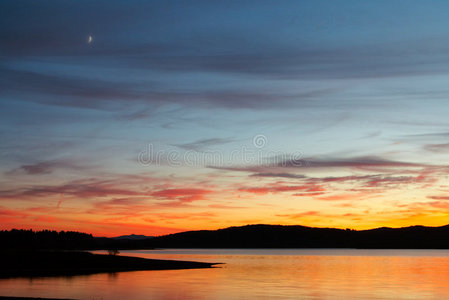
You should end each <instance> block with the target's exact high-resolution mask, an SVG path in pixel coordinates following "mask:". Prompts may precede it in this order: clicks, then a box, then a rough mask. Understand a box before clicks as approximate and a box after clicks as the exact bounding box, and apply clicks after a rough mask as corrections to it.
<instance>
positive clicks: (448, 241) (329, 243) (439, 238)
mask: <svg viewBox="0 0 449 300" xmlns="http://www.w3.org/2000/svg"><path fill="white" fill-rule="evenodd" d="M147 245H148V246H151V247H155V248H374V249H378V248H381V249H387V248H398V249H408V248H410V249H449V225H446V226H441V227H425V226H410V227H403V228H389V227H382V228H376V229H370V230H350V229H336V228H314V227H306V226H300V225H265V224H257V225H246V226H240V227H229V228H224V229H219V230H200V231H187V232H181V233H175V234H170V235H165V236H161V237H155V238H154V239H152V240H148V241H147Z"/></svg>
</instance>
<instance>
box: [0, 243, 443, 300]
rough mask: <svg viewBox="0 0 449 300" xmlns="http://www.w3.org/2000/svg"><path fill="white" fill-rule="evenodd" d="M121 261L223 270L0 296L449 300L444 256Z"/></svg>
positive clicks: (20, 288) (163, 253)
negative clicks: (199, 263)
mask: <svg viewBox="0 0 449 300" xmlns="http://www.w3.org/2000/svg"><path fill="white" fill-rule="evenodd" d="M121 255H129V256H131V255H132V256H140V257H147V258H159V259H178V260H194V261H204V262H222V263H225V264H224V265H221V266H220V267H219V268H213V269H196V270H169V271H137V272H120V273H115V274H96V275H89V276H74V277H57V278H35V279H25V278H20V279H2V280H0V296H34V297H53V298H58V297H59V298H73V299H120V300H123V299H125V300H132V299H449V250H352V249H286V250H271V249H258V250H246V249H231V250H229V249H226V250H224V249H201V250H198V249H181V250H179V249H177V250H174V249H172V250H145V251H143V250H142V251H122V252H121ZM0 267H1V266H0Z"/></svg>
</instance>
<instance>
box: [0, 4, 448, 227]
mask: <svg viewBox="0 0 449 300" xmlns="http://www.w3.org/2000/svg"><path fill="white" fill-rule="evenodd" d="M0 20H1V21H0V23H1V26H0V37H1V40H2V43H1V45H0V137H1V140H2V145H1V146H0V160H1V164H0V172H1V174H2V175H0V176H1V177H0V184H1V186H2V189H1V190H2V194H3V197H4V199H3V200H2V202H1V203H0V206H1V207H3V208H4V209H5V210H8V211H9V210H14V211H15V210H18V211H25V210H27V209H29V208H32V207H35V206H36V205H37V204H36V203H39V204H42V205H43V206H45V207H47V206H46V205H50V204H49V203H50V202H49V201H50V200H47V199H42V198H40V197H37V196H36V197H35V198H33V197H34V196H30V195H28V196H29V197H30V199H28V198H27V199H22V198H23V193H22V194H21V193H20V192H23V191H24V190H26V191H29V190H33V189H36V188H38V189H39V188H42V187H43V186H44V187H48V186H51V187H52V190H53V191H56V190H58V189H57V187H61V186H62V187H67V184H68V183H71V182H74V181H75V182H79V181H80V180H81V182H85V181H82V180H94V179H95V180H97V181H96V182H97V184H98V180H99V179H100V178H110V177H113V178H114V180H117V181H120V178H121V177H120V176H129V175H131V174H132V175H136V174H141V175H142V174H146V175H145V176H147V175H148V174H151V176H152V177H156V178H159V179H161V178H165V179H166V180H167V181H168V182H169V181H170V178H171V177H170V176H178V177H179V178H180V179H178V181H175V180H172V181H171V183H173V182H176V184H178V185H182V186H186V185H187V186H188V185H189V184H190V183H189V182H195V184H197V185H198V184H199V185H201V182H203V181H202V180H206V181H210V182H211V184H212V182H213V185H214V187H216V188H217V187H218V189H222V190H226V191H229V187H228V184H230V183H229V182H231V181H232V180H234V184H239V183H242V182H245V183H247V184H250V185H251V184H253V185H254V184H259V183H258V182H253V181H251V180H255V179H254V178H255V177H248V176H247V175H248V174H247V172H246V171H242V170H244V169H245V168H248V165H250V164H248V162H247V161H244V160H243V159H242V157H241V156H239V155H237V156H231V153H232V152H233V151H234V152H235V151H240V153H241V151H243V150H242V149H250V150H252V151H253V152H254V153H257V154H258V155H261V157H263V161H261V160H259V161H255V160H252V161H251V164H265V165H266V164H267V161H268V162H270V161H272V159H273V158H272V157H271V156H273V155H274V154H276V155H281V158H282V159H284V160H286V159H287V160H288V159H289V158H291V157H293V156H295V155H296V156H298V155H300V156H301V159H304V160H307V161H309V162H310V164H311V165H313V163H314V162H315V163H317V164H318V165H320V168H319V172H318V171H313V170H312V169H313V168H303V169H299V170H298V169H295V170H294V172H293V171H292V170H287V171H288V172H287V171H285V172H284V171H282V172H281V171H280V170H278V169H277V167H274V168H273V170H264V171H265V174H268V173H269V174H273V172H274V171H276V172H278V173H276V174H284V173H289V174H290V173H292V172H293V173H295V174H296V175H298V174H299V175H304V174H305V175H307V176H310V175H309V174H307V172H311V171H313V172H314V174H315V173H317V172H318V173H319V174H315V175H313V176H321V178H324V177H326V176H330V175H332V176H348V174H349V175H351V174H352V175H353V174H354V172H355V171H354V170H353V169H350V170H347V169H341V168H338V170H337V169H335V167H332V165H333V164H329V165H326V164H324V165H326V167H324V166H323V164H322V163H323V161H325V162H330V161H337V162H342V161H345V162H348V161H356V162H359V163H360V162H362V163H363V162H364V163H366V162H367V161H372V160H376V161H378V162H384V161H392V162H407V163H413V164H420V165H421V166H423V165H425V166H426V167H423V168H425V169H426V170H427V171H428V168H429V166H431V167H432V168H435V167H436V166H438V167H439V170H440V169H441V168H444V166H445V164H446V157H447V153H448V150H449V146H448V144H449V142H448V141H447V138H448V136H449V129H448V125H449V124H448V121H447V115H448V113H449V106H448V105H447V101H448V96H449V88H448V85H447V82H448V81H449V39H448V38H447V37H448V36H449V4H448V3H447V1H281V2H279V1H245V2H242V1H226V2H216V1H185V2H184V1H126V2H125V1H20V2H19V1H2V3H1V4H0ZM89 37H91V38H90V41H89ZM258 135H259V136H260V135H262V136H263V137H264V138H265V139H266V140H265V142H266V143H264V146H263V149H261V148H257V147H254V144H253V138H254V137H255V136H258ZM148 145H152V147H154V149H155V151H162V152H164V153H169V152H170V151H171V152H176V153H178V154H179V155H181V156H182V155H183V154H185V151H194V152H195V155H196V159H198V160H199V161H201V162H199V163H197V164H196V165H191V164H190V165H189V164H187V163H186V162H185V161H182V159H181V162H180V163H181V164H180V165H179V166H178V165H177V166H176V167H173V166H167V161H166V159H167V157H165V156H164V157H165V158H164V162H162V163H161V164H158V165H151V166H147V165H145V166H144V165H142V164H139V162H138V159H137V158H138V155H139V153H142V152H145V151H146V149H148ZM210 150H213V151H219V152H220V153H222V154H223V157H225V158H226V159H227V160H226V159H225V160H226V161H225V163H226V165H219V166H216V165H213V164H214V163H215V162H211V161H207V160H204V155H203V154H201V153H204V151H210ZM202 155H203V156H202ZM296 156H295V157H296ZM230 157H232V159H231V158H230ZM230 165H232V167H233V168H234V169H232V168H231V170H229V169H230V168H229V167H230ZM345 166H346V167H347V165H345ZM215 167H218V168H215ZM249 167H251V166H249ZM271 167H273V166H271ZM226 168H228V169H227V170H226ZM235 168H238V169H239V170H240V171H237V170H236V169H235ZM390 171H391V170H377V174H376V175H379V176H384V177H385V176H387V175H391V174H390V173H391V172H390ZM279 172H281V173H279ZM401 172H402V173H401ZM438 172H439V173H438V174H435V178H440V179H441V178H445V176H446V175H445V174H446V173H445V172H441V171H438ZM356 173H357V172H356ZM393 173H394V174H395V176H400V174H403V170H400V171H397V170H396V171H395V172H393ZM230 174H232V175H230ZM305 175H304V176H305ZM148 176H150V175H148ZM203 177H205V178H208V179H204V178H203ZM211 177H213V178H214V179H213V180H211V179H210V178H211ZM256 177H257V176H256ZM284 178H285V177H284ZM364 178H365V179H366V177H364ZM365 179H364V180H365ZM89 182H90V181H89ZM101 182H103V181H101ZM272 183H273V182H272ZM84 184H86V183H84ZM89 184H90V183H89ZM89 184H87V185H89ZM133 184H134V185H133V186H134V188H136V185H137V186H138V183H135V182H134V183H133ZM191 184H192V185H195V184H194V183H191ZM268 184H270V183H268ZM288 184H293V183H292V182H288ZM70 186H71V185H70ZM140 188H141V187H140ZM158 188H160V187H159V186H156V187H155V186H152V185H151V189H158ZM211 188H212V187H211ZM340 188H341V189H342V190H345V189H347V187H340ZM429 188H430V187H429ZM431 188H433V190H432V189H431V190H429V191H428V193H427V194H425V195H422V197H423V198H424V199H426V197H428V196H429V195H428V194H429V193H432V194H433V193H434V192H435V191H438V192H439V193H446V190H445V187H442V184H440V185H438V186H437V187H435V186H432V187H431ZM63 190H64V189H63ZM237 190H239V188H237ZM58 191H59V190H58ZM65 191H66V192H65V193H67V194H70V191H67V190H65ZM271 191H273V190H271ZM392 191H393V192H394V188H393V189H392ZM398 193H399V191H398ZM49 194H52V193H49ZM53 194H58V193H57V192H54V193H53ZM59 194H61V193H59ZM150 194H151V193H150ZM11 195H15V196H11ZM17 195H22V196H17ZM46 195H47V194H46ZM154 195H159V194H154ZM154 195H153V196H154ZM233 195H234V194H233ZM28 196H27V197H28ZM47 196H48V195H47ZM72 196H74V197H75V196H76V195H72ZM125 196H126V195H125ZM128 196H130V197H131V196H132V195H128ZM312 196H313V195H312ZM312 196H311V197H312ZM21 197H22V198H21ZM101 197H105V196H101ZM101 197H100V198H98V197H96V196H94V197H92V199H88V200H83V203H84V204H82V205H81V204H79V206H80V207H84V211H82V210H81V209H80V212H79V213H80V218H81V219H82V218H84V217H85V215H84V214H85V213H86V211H87V207H88V206H89V205H90V206H92V205H95V204H96V203H98V201H100V200H101V201H103V200H105V199H103V198H101ZM142 197H143V196H142ZM155 197H156V198H157V196H154V197H153V198H152V197H151V196H148V198H145V199H139V203H140V202H145V203H147V204H148V205H149V206H148V207H147V209H149V210H151V211H153V210H154V211H155V210H157V209H159V208H154V207H152V206H151V205H152V204H154V203H155V202H157V203H159V202H158V201H161V199H155ZM229 197H231V196H230V195H229ZM432 197H433V196H432ZM19 198H20V199H19ZM31 198H33V199H31ZM50 198H51V197H50ZM312 198H313V197H312ZM204 199H206V198H204ZM109 200H110V201H112V200H114V199H112V200H111V199H109ZM309 200H310V203H312V200H313V199H309ZM51 201H53V202H54V199H53V200H51ZM76 201H79V200H76ZM76 201H74V203H78V202H76ZM129 201H130V202H132V201H131V200H129ZM270 201H271V202H272V201H274V200H273V199H271V200H270V199H268V200H260V201H259V202H260V203H263V204H267V203H271V202H270ZM286 201H287V200H286ZM295 201H296V200H295ZM372 201H373V204H372V205H373V207H377V206H376V205H378V202H379V201H381V200H372ZM404 201H405V200H404ZM407 201H408V200H407ZM256 202H257V201H256ZM381 202H382V201H381ZM17 203H19V204H17ZM86 203H87V204H86ZM133 203H134V202H133ZM310 203H309V204H304V205H302V204H298V203H296V202H295V203H293V204H292V202H288V201H287V202H285V203H284V202H283V203H282V204H280V205H279V206H277V209H279V210H283V209H294V210H299V211H310V209H309V207H312V208H313V207H314V208H313V209H316V211H319V212H322V211H323V210H322V208H321V207H320V206H319V205H318V206H317V205H315V206H314V205H313V204H310ZM382 203H383V202H382ZM407 203H408V202H407ZM272 204H273V203H272ZM42 205H41V206H42ZM77 205H78V204H77ZM83 205H84V206H83ZM382 205H385V207H388V205H390V206H391V205H393V204H392V203H390V204H382ZM192 206H193V204H192ZM58 208H59V206H58ZM192 211H196V212H201V213H204V211H203V208H197V209H196V210H194V209H193V208H192ZM314 211H315V210H314ZM360 211H361V209H360ZM208 212H210V213H211V214H214V213H215V211H213V209H212V208H211V211H208ZM164 213H167V212H166V211H164ZM48 214H50V215H52V216H54V215H56V216H59V217H56V219H58V218H59V219H58V220H60V223H61V224H64V222H66V223H67V224H69V223H70V222H71V221H73V220H71V221H70V222H69V221H67V220H66V219H65V218H66V216H65V214H64V213H59V212H51V213H48ZM93 214H94V215H95V216H94V218H95V219H96V220H98V222H99V223H101V220H103V219H104V216H103V215H102V213H101V211H96V212H95V213H93ZM250 214H255V213H250ZM33 216H34V215H32V217H33ZM232 216H234V215H232ZM232 216H231V217H232ZM260 216H264V217H260V218H259V219H258V220H261V221H263V220H264V218H265V215H264V213H262V212H261V213H260ZM231 217H230V218H231ZM24 218H25V219H27V218H28V219H27V220H29V219H30V218H31V217H29V216H27V217H24ZM232 218H233V217H232ZM232 218H231V219H232ZM327 218H328V219H329V218H331V217H327ZM332 218H335V216H334V217H332ZM342 218H343V217H342ZM324 219H326V216H322V217H321V218H320V219H319V220H321V221H322V220H324ZM343 219H344V218H343ZM8 220H9V219H8ZM233 220H234V219H233ZM270 220H271V219H270ZM234 221H235V222H240V223H242V222H243V223H244V221H245V220H244V219H242V218H240V219H238V218H237V217H235V220H234ZM299 221H301V220H299ZM299 221H298V222H299ZM321 221H320V222H321ZM426 221H427V220H426ZM8 222H10V226H12V225H14V222H15V221H14V220H12V219H11V220H9V221H8ZM132 222H134V223H138V224H141V223H142V222H141V220H140V221H139V220H136V219H133V220H132ZM132 222H131V223H132ZM273 222H275V221H273ZM308 222H309V223H310V224H312V225H322V224H324V223H323V222H321V223H320V222H318V221H317V222H313V221H310V220H308ZM342 222H343V221H342ZM134 223H133V224H134ZM162 223H163V222H162ZM162 223H160V222H159V221H156V224H158V226H159V225H160V226H161V227H164V226H168V227H170V225H167V224H165V225H164V224H162ZM74 224H75V223H74ZM114 224H115V223H114ZM189 224H191V225H188V226H187V225H183V224H181V223H179V224H175V225H176V226H177V227H176V228H186V227H188V228H193V227H195V226H197V227H201V226H202V225H204V223H199V224H197V225H194V223H189ZM326 224H328V223H326ZM351 224H352V223H351ZM45 225H46V224H45V223H42V226H45ZM141 225H142V224H141ZM175 225H173V226H175ZM355 225H357V224H355ZM8 226H9V225H8ZM61 226H62V225H61ZM73 226H75V225H73ZM111 226H112V225H111ZM139 226H140V225H139ZM142 226H143V227H142V228H145V227H144V225H142ZM361 226H363V224H362V225H361ZM367 226H368V225H367ZM111 228H112V227H111ZM139 228H140V227H139ZM164 228H165V227H164ZM98 230H100V229H98ZM167 230H168V231H170V230H169V229H167ZM173 230H174V229H173Z"/></svg>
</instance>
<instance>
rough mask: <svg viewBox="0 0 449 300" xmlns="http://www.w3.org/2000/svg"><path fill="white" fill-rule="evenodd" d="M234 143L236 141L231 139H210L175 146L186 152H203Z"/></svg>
mask: <svg viewBox="0 0 449 300" xmlns="http://www.w3.org/2000/svg"><path fill="white" fill-rule="evenodd" d="M233 141H234V140H233V139H230V138H210V139H201V140H197V141H195V142H192V143H185V144H175V145H174V146H177V147H179V148H181V149H184V150H192V151H202V150H204V149H208V148H210V147H213V146H217V145H223V144H228V143H231V142H233Z"/></svg>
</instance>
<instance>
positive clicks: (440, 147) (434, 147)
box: [424, 143, 449, 153]
mask: <svg viewBox="0 0 449 300" xmlns="http://www.w3.org/2000/svg"><path fill="white" fill-rule="evenodd" d="M424 150H427V151H430V152H435V153H447V152H448V151H449V143H445V144H428V145H425V146H424Z"/></svg>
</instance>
